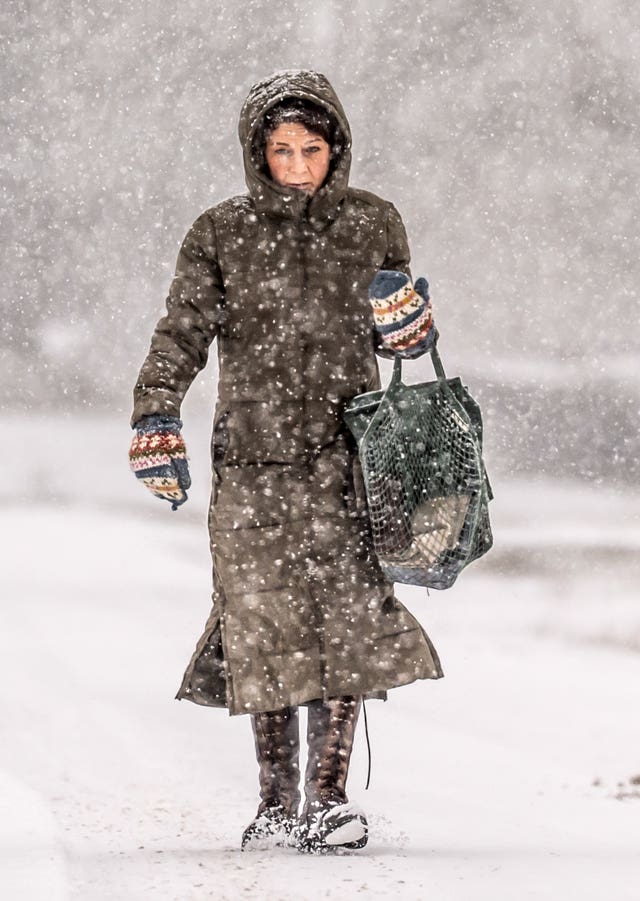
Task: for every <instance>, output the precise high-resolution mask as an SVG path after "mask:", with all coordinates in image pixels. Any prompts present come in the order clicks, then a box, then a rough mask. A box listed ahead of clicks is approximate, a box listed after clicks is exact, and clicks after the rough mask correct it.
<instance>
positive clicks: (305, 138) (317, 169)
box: [266, 122, 331, 197]
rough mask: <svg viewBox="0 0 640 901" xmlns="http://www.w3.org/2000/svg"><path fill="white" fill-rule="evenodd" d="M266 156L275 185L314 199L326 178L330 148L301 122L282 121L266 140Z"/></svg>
mask: <svg viewBox="0 0 640 901" xmlns="http://www.w3.org/2000/svg"><path fill="white" fill-rule="evenodd" d="M266 157H267V166H268V167H269V174H270V175H271V178H272V179H273V180H274V181H275V182H277V183H278V184H279V185H283V187H286V188H295V189H296V190H298V191H306V192H307V194H309V196H310V197H313V195H314V194H315V193H316V191H317V190H318V189H319V188H321V187H322V183H323V182H324V180H325V178H326V177H327V173H328V171H329V162H330V158H331V148H330V147H329V145H328V144H327V142H326V141H325V139H324V138H321V137H320V135H316V134H313V133H312V132H310V131H307V129H306V128H305V127H304V125H302V124H301V123H300V122H281V123H280V125H278V127H277V128H275V129H274V130H273V131H272V132H271V134H270V135H269V137H268V138H267V147H266Z"/></svg>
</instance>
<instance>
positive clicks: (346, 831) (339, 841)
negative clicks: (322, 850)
mask: <svg viewBox="0 0 640 901" xmlns="http://www.w3.org/2000/svg"><path fill="white" fill-rule="evenodd" d="M324 841H325V844H327V845H329V846H330V847H336V846H339V845H341V846H342V847H346V848H363V847H364V846H365V845H366V843H367V827H366V825H365V823H363V821H362V820H361V819H360V818H359V817H358V818H357V819H353V818H351V817H350V818H349V819H348V820H346V821H345V822H343V823H340V822H338V825H337V826H336V828H335V829H332V830H331V832H329V833H328V834H327V835H325V836H324Z"/></svg>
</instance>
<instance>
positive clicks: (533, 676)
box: [0, 417, 640, 901]
mask: <svg viewBox="0 0 640 901" xmlns="http://www.w3.org/2000/svg"><path fill="white" fill-rule="evenodd" d="M5 427H6V432H5V439H6V440H7V447H8V451H7V452H6V455H5V460H6V462H7V469H6V470H5V479H4V480H3V484H2V486H0V535H1V543H2V551H3V555H2V556H3V565H2V599H3V603H2V613H3V616H2V620H3V625H2V630H1V631H0V702H1V710H2V741H1V742H0V805H1V807H2V813H1V816H0V898H2V899H7V901H66V899H69V901H71V899H73V901H120V899H122V901H139V899H140V901H142V899H145V901H147V899H151V898H152V899H154V901H156V899H157V901H174V899H175V901H197V899H206V898H215V899H237V898H243V897H251V898H255V899H269V901H281V899H282V901H284V899H291V901H293V899H317V898H318V899H319V898H336V899H348V898H378V897H380V898H381V897H398V898H406V899H426V898H434V899H438V901H458V899H459V901H475V899H478V901H484V899H491V901H513V899H518V901H520V899H522V901H524V899H549V901H556V899H557V901H566V899H569V898H573V897H575V898H579V899H580V901H590V899H594V901H595V899H598V901H601V899H602V898H603V897H607V898H610V899H612V901H623V899H629V901H631V899H633V901H636V899H637V898H638V891H639V890H638V885H639V884H640V825H639V823H640V785H639V784H634V777H640V741H639V738H640V725H639V720H638V711H639V709H640V608H639V607H638V588H639V587H640V553H639V551H640V520H639V518H638V514H639V512H640V504H639V503H638V501H639V497H638V495H637V493H636V494H633V495H630V494H627V495H625V494H622V493H620V492H613V491H609V490H605V489H602V488H596V487H593V488H589V487H587V486H584V485H582V486H580V485H572V484H561V485H555V484H549V483H547V482H545V481H544V480H540V481H537V482H535V483H531V482H518V481H515V480H505V479H502V480H501V479H496V478H495V477H494V482H495V484H494V489H495V493H496V500H495V502H494V505H493V511H492V512H493V519H494V524H495V532H496V546H495V549H494V551H492V553H491V554H490V555H489V556H488V557H487V558H485V559H484V560H482V561H479V562H478V563H476V564H474V565H473V566H472V567H471V568H470V569H469V570H468V571H467V572H465V573H463V575H462V576H461V578H460V580H459V583H458V584H457V585H456V586H455V587H454V588H453V589H451V590H449V591H447V592H444V593H436V592H432V593H431V595H430V596H429V597H428V596H427V594H426V592H425V591H424V590H419V589H409V588H404V587H400V588H399V594H400V596H401V597H402V599H403V600H404V601H405V602H406V603H407V604H408V605H409V606H410V607H411V608H412V610H413V611H414V612H415V613H416V614H417V615H418V616H419V617H420V619H421V621H422V623H423V624H424V625H425V627H426V628H427V630H428V631H429V633H430V635H431V637H432V639H433V640H434V642H435V644H436V646H437V648H438V650H439V652H440V654H441V657H442V661H443V665H444V668H445V672H446V678H445V679H443V680H441V681H440V682H437V683H429V682H425V683H418V684H415V685H412V686H408V687H406V688H403V689H400V690H398V691H395V692H392V693H391V694H390V699H389V701H388V702H387V703H386V704H380V703H377V702H371V703H370V704H369V705H368V714H369V728H370V733H371V741H372V748H373V773H372V783H371V788H370V789H369V791H367V792H365V791H364V783H365V778H366V765H367V758H366V746H365V741H364V733H363V731H361V732H360V734H359V737H358V741H357V747H356V751H355V758H354V762H353V766H352V771H351V778H350V794H351V796H352V797H353V798H354V800H358V801H360V802H361V803H362V805H363V806H364V807H365V809H366V810H367V812H368V814H369V818H370V822H371V840H370V843H369V845H368V847H367V848H366V849H365V850H364V851H363V852H359V853H358V854H352V855H342V856H338V857H331V858H309V857H303V856H300V855H298V854H297V853H296V852H295V851H293V850H278V851H275V852H272V853H257V854H241V853H240V852H239V851H238V842H239V836H240V833H241V831H242V828H243V827H244V825H246V823H247V822H248V821H249V819H250V818H251V817H252V815H253V813H254V809H255V805H256V765H255V762H254V759H253V750H252V740H251V734H250V727H249V721H248V719H247V718H245V717H237V718H230V717H228V716H227V715H226V714H225V712H224V711H217V710H207V709H204V708H198V707H195V706H194V705H191V704H188V703H186V702H182V703H178V702H176V701H175V700H173V696H174V694H175V691H176V689H177V686H178V684H179V681H180V678H181V675H182V671H183V668H184V666H185V665H186V662H187V660H188V658H189V656H190V654H191V651H192V649H193V644H194V642H195V640H196V638H197V637H198V635H199V634H200V630H201V627H202V625H203V622H204V619H205V617H206V615H207V612H208V606H209V601H208V596H209V557H208V543H207V535H206V528H205V517H206V500H207V488H206V484H207V461H206V424H205V425H203V426H202V429H201V430H200V432H198V431H195V432H192V433H191V434H190V433H189V431H188V430H187V433H186V437H187V441H188V442H191V443H190V451H191V455H192V458H193V466H192V468H193V474H194V481H195V489H194V492H193V496H192V497H191V499H190V501H189V503H188V504H187V505H186V507H184V508H181V509H180V510H179V511H178V512H177V513H171V511H170V510H169V508H168V505H167V506H166V507H165V506H164V505H161V504H160V503H159V502H158V501H155V500H154V499H153V498H151V497H150V496H147V495H146V493H145V492H144V490H143V489H142V487H141V486H139V485H138V484H136V482H135V480H134V479H133V477H132V476H130V474H129V473H128V471H127V466H126V449H127V446H128V441H129V434H128V433H127V431H126V428H123V426H122V423H121V422H116V421H113V420H106V421H105V420H101V419H98V418H97V417H96V418H95V419H91V418H86V419H83V420H79V419H67V420H64V419H51V420H47V419H45V418H42V417H39V418H29V419H21V418H19V417H16V418H13V419H11V418H8V419H7V421H6V422H5ZM638 781H640V778H639V779H638Z"/></svg>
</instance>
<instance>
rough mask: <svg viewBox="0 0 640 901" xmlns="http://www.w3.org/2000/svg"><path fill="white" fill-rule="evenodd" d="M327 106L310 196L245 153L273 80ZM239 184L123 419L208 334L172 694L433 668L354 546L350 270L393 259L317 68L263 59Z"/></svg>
mask: <svg viewBox="0 0 640 901" xmlns="http://www.w3.org/2000/svg"><path fill="white" fill-rule="evenodd" d="M293 94H295V95H297V96H302V97H307V98H309V99H311V100H313V101H315V102H316V103H319V104H321V105H323V106H325V107H327V108H328V109H329V110H330V111H331V113H332V114H333V115H334V116H335V117H336V118H337V120H338V122H339V123H340V126H341V128H342V131H343V134H344V136H345V137H346V139H347V141H346V144H347V146H346V147H345V149H344V150H343V152H342V154H341V155H340V157H339V160H338V162H337V164H336V165H335V166H334V168H333V170H332V172H331V173H330V175H329V177H328V180H327V181H326V182H325V184H324V186H323V187H322V188H321V189H320V190H319V191H318V192H317V194H316V195H315V196H314V197H313V198H312V199H311V200H310V201H309V200H308V198H307V197H306V196H305V195H304V194H303V193H302V192H296V191H292V190H288V189H286V188H282V187H279V186H277V185H276V184H275V183H274V182H272V181H271V180H270V179H269V178H268V177H267V176H265V175H264V174H263V173H262V172H261V171H260V169H259V168H258V167H257V165H256V163H255V162H254V154H252V139H253V136H254V132H255V129H256V125H257V124H258V122H259V120H260V117H261V116H262V115H263V114H264V112H265V111H266V109H267V108H268V107H269V106H270V105H272V104H273V103H274V102H276V101H277V100H279V99H281V98H282V97H284V96H288V95H293ZM240 141H241V143H242V146H243V149H244V163H245V171H246V179H247V185H248V189H249V190H248V193H247V194H245V195H242V196H238V197H233V198H231V199H229V200H226V201H224V202H223V203H220V204H218V205H217V206H215V207H213V208H212V209H209V210H207V211H206V212H205V213H203V214H202V215H201V216H200V217H199V218H198V219H197V220H196V222H195V223H194V225H193V226H192V228H191V229H190V231H189V233H188V234H187V236H186V238H185V241H184V243H183V246H182V249H181V250H180V254H179V257H178V263H177V268H176V275H175V278H174V280H173V282H172V285H171V289H170V294H169V297H168V299H167V314H166V316H164V317H163V318H162V319H161V320H160V322H159V323H158V325H157V327H156V330H155V332H154V335H153V339H152V343H151V349H150V352H149V355H148V357H147V359H146V360H145V362H144V364H143V367H142V370H141V372H140V376H139V379H138V383H137V385H136V388H135V392H134V394H135V409H134V413H133V417H132V422H135V421H137V420H138V419H139V418H140V417H141V416H144V415H148V414H152V413H165V414H169V415H173V416H179V415H180V405H181V402H182V399H183V397H184V394H185V392H186V391H187V388H188V387H189V385H190V384H191V382H192V380H193V378H194V376H195V375H196V373H197V372H198V371H199V370H200V369H201V368H202V367H203V366H204V365H205V363H206V361H207V352H208V348H209V345H210V344H211V342H212V341H213V339H214V338H217V339H218V342H217V347H218V359H219V373H220V375H219V386H218V402H217V406H216V411H215V418H214V430H213V438H212V459H213V491H212V501H211V507H210V514H209V529H210V536H211V549H212V555H213V579H214V592H213V609H212V611H211V615H210V616H209V619H208V621H207V623H206V626H205V630H204V633H203V635H202V637H201V638H200V641H199V642H198V645H197V647H196V651H195V653H194V655H193V657H192V659H191V662H190V664H189V666H188V668H187V671H186V673H185V676H184V680H183V682H182V685H181V687H180V690H179V692H178V695H177V697H179V698H188V699H189V700H191V701H194V702H196V703H198V704H205V705H209V706H226V707H227V708H228V709H229V711H230V712H231V713H232V714H238V713H251V712H257V711H263V710H273V709H277V708H280V707H283V706H287V705H294V704H301V703H304V702H305V701H309V700H311V699H314V698H322V697H334V696H339V695H353V694H369V695H375V694H380V693H382V692H384V691H385V690H386V689H389V688H393V687H394V686H398V685H403V684H406V683H409V682H412V681H414V680H415V679H421V678H431V679H434V678H438V677H440V676H441V675H442V671H441V669H440V663H439V661H438V657H437V654H436V652H435V650H434V648H433V646H432V645H431V643H430V641H429V639H428V637H427V635H426V634H425V632H424V631H423V630H422V628H421V627H420V625H419V623H418V622H417V621H416V620H415V619H414V617H413V616H411V614H410V613H409V612H408V611H407V610H406V609H405V608H404V607H403V606H402V604H400V603H399V601H398V600H397V599H396V598H395V596H394V593H393V586H392V585H391V584H390V583H389V582H388V581H386V579H385V577H384V576H383V574H382V572H381V570H380V568H379V566H378V564H377V561H376V560H375V557H374V555H373V552H372V547H371V540H370V533H369V529H368V523H367V516H366V507H365V504H364V500H363V490H362V482H361V477H360V475H359V471H358V462H357V454H356V450H355V446H354V443H353V441H352V439H351V438H350V436H349V434H348V433H347V430H346V428H345V426H344V424H343V420H342V413H343V409H344V406H345V404H346V402H347V401H349V400H350V399H351V398H352V397H354V396H355V395H356V394H360V393H361V392H363V391H371V390H373V389H375V388H377V387H379V384H380V382H379V374H378V367H377V362H376V355H375V339H374V330H373V323H372V314H371V310H370V305H369V301H368V293H367V289H368V286H369V284H370V282H371V280H372V279H373V277H374V276H375V274H376V272H377V271H378V270H379V269H382V268H386V269H403V270H405V271H408V263H409V251H408V247H407V240H406V234H405V230H404V227H403V225H402V221H401V219H400V216H399V214H398V213H397V211H396V210H395V208H394V207H393V206H392V205H391V204H390V203H388V202H386V201H384V200H381V199H380V198H379V197H376V196H375V195H374V194H370V193H368V192H366V191H360V190H356V189H354V188H350V187H348V175H349V166H350V160H351V155H350V150H349V144H350V132H349V126H348V123H347V120H346V117H345V114H344V111H343V109H342V106H341V104H340V102H339V100H338V98H337V97H336V95H335V94H334V92H333V89H332V88H331V86H330V85H329V83H328V82H327V81H326V79H325V78H324V77H323V76H320V75H316V74H314V73H307V72H297V73H291V72H288V73H281V74H279V75H277V76H273V77H272V78H270V79H268V80H266V81H265V82H262V83H261V84H259V85H256V86H255V87H254V88H253V89H252V91H251V93H250V94H249V97H248V98H247V101H246V102H245V105H244V107H243V110H242V114H241V120H240Z"/></svg>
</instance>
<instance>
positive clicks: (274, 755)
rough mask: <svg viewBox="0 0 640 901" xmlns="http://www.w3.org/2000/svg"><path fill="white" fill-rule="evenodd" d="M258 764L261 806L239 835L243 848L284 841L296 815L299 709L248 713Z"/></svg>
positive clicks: (282, 842) (247, 848)
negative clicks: (240, 835)
mask: <svg viewBox="0 0 640 901" xmlns="http://www.w3.org/2000/svg"><path fill="white" fill-rule="evenodd" d="M251 725H252V728H253V735H254V739H255V747H256V757H257V759H258V767H259V782H260V805H259V807H258V812H257V814H256V817H255V819H254V820H253V821H252V822H251V823H250V824H249V826H248V827H247V828H246V829H245V831H244V833H243V835H242V849H243V850H249V849H254V848H255V849H259V848H266V847H271V846H273V845H280V844H285V843H286V842H287V840H288V837H289V835H290V834H291V831H292V829H293V827H294V826H295V824H296V820H297V816H298V806H299V804H300V789H299V781H300V768H299V764H298V754H299V748H300V739H299V731H298V708H297V707H283V708H282V709H281V710H273V711H268V712H265V713H255V714H252V716H251Z"/></svg>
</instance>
